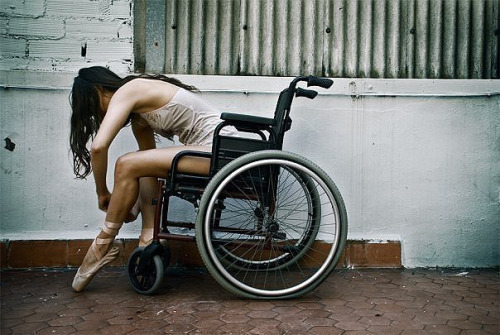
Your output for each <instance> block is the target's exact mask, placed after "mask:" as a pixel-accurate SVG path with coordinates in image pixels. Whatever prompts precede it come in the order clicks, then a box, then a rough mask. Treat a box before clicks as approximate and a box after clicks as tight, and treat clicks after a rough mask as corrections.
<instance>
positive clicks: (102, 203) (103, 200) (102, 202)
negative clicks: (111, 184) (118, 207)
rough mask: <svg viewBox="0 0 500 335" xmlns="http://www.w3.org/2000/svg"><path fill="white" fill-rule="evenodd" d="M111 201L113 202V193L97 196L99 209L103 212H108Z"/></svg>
mask: <svg viewBox="0 0 500 335" xmlns="http://www.w3.org/2000/svg"><path fill="white" fill-rule="evenodd" d="M110 200H111V193H109V192H105V193H103V194H99V195H98V196H97V201H98V205H99V209H100V210H101V211H103V212H107V211H108V206H109V201H110Z"/></svg>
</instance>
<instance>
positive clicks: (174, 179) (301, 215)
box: [127, 76, 347, 299]
mask: <svg viewBox="0 0 500 335" xmlns="http://www.w3.org/2000/svg"><path fill="white" fill-rule="evenodd" d="M300 82H306V83H307V87H308V88H301V87H299V85H298V84H299V83H300ZM332 84H333V81H331V80H330V79H326V78H319V77H314V76H300V77H296V78H294V79H293V80H292V82H291V83H290V85H289V87H287V88H286V89H284V90H283V91H282V92H281V93H280V95H279V98H278V102H277V105H276V110H275V113H274V117H273V118H265V117H257V116H251V115H242V114H234V113H222V114H221V119H222V121H221V123H220V124H219V125H218V127H217V128H216V130H215V133H214V140H213V147H212V152H197V151H190V150H186V151H183V152H181V153H179V154H178V155H177V156H176V157H175V158H174V160H173V162H172V169H171V171H170V173H169V175H168V176H167V177H166V178H165V179H159V181H158V195H157V197H156V199H154V200H153V205H155V206H156V215H155V226H154V234H153V242H152V243H151V244H150V245H148V246H147V247H145V248H137V249H136V250H134V251H133V252H132V254H131V256H130V259H129V262H128V269H127V270H128V275H129V281H130V283H131V285H132V286H133V287H134V289H135V290H136V291H137V292H139V293H141V294H146V295H151V294H154V293H156V292H157V291H158V289H159V288H160V287H161V285H162V282H163V278H164V273H165V268H166V267H167V266H168V264H169V258H170V254H169V249H168V241H169V240H172V241H173V240H180V241H195V242H196V245H197V247H198V249H199V252H200V255H201V258H202V260H203V262H204V264H205V266H206V268H207V270H208V271H209V273H210V274H211V275H212V276H213V277H214V278H215V280H216V281H217V282H218V283H219V284H220V285H222V286H223V287H224V288H225V289H227V290H229V291H230V292H232V293H234V294H236V295H238V296H241V297H245V298H251V299H285V298H295V297H299V296H301V295H304V294H306V293H309V292H311V291H312V290H314V289H315V288H316V287H317V286H318V285H319V284H320V283H321V282H323V281H324V280H325V279H326V278H327V277H328V275H329V274H330V273H331V271H332V270H333V269H334V267H335V265H336V264H337V263H338V261H339V259H340V257H341V253H342V250H343V248H344V246H345V243H346V237H347V214H346V209H345V205H344V202H343V200H342V197H341V194H340V192H339V190H338V189H337V187H336V186H335V184H334V182H333V181H332V180H331V179H330V177H329V176H328V175H327V174H326V173H325V172H324V171H323V170H322V169H321V168H319V167H318V166H317V165H316V164H314V163H313V162H311V161H310V160H308V159H306V158H304V157H302V156H300V155H297V154H295V153H291V152H285V151H283V150H282V146H283V138H284V134H285V133H286V132H287V131H288V130H289V129H290V128H291V124H292V119H291V117H290V110H291V105H292V101H293V99H294V98H295V97H306V98H309V99H314V98H315V97H316V96H317V94H318V93H317V91H314V90H313V89H310V88H309V87H310V86H313V87H314V86H316V87H322V88H330V87H331V85H332ZM224 127H234V128H236V130H237V136H227V135H226V136H224V135H221V134H220V130H221V129H222V128H224ZM188 155H190V156H197V157H206V158H209V159H210V160H211V161H210V173H209V175H206V176H202V175H194V174H187V173H182V172H180V171H179V170H178V168H177V165H178V162H179V161H180V159H182V157H185V156H188ZM172 197H178V198H181V199H183V200H187V201H189V202H190V203H192V204H193V205H194V207H195V210H196V211H197V215H196V220H195V222H194V223H191V222H175V221H171V220H169V219H168V214H169V201H170V199H171V198H172ZM179 228H183V229H184V230H186V228H187V229H188V230H190V231H194V233H192V234H181V233H178V232H176V231H175V230H182V229H179ZM160 240H164V241H165V240H166V241H167V246H165V243H161V242H160Z"/></svg>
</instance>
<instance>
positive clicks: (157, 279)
mask: <svg viewBox="0 0 500 335" xmlns="http://www.w3.org/2000/svg"><path fill="white" fill-rule="evenodd" d="M143 251H144V248H141V247H139V248H136V249H135V250H134V251H133V252H132V254H131V255H130V258H129V262H128V278H129V281H130V284H132V286H133V287H134V289H135V290H136V291H137V292H138V293H141V294H146V295H152V294H154V293H156V292H157V291H158V289H159V288H160V287H161V284H162V283H163V276H164V260H163V259H162V257H160V256H159V255H155V256H153V258H152V259H151V260H150V261H149V262H148V264H146V267H145V268H144V269H143V270H142V271H139V268H138V266H139V262H140V261H141V257H142V254H143Z"/></svg>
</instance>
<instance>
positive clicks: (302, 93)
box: [295, 87, 318, 99]
mask: <svg viewBox="0 0 500 335" xmlns="http://www.w3.org/2000/svg"><path fill="white" fill-rule="evenodd" d="M317 95H318V92H316V91H313V90H305V89H303V88H300V87H298V88H297V89H296V90H295V96H296V97H306V98H309V99H314V98H316V96H317Z"/></svg>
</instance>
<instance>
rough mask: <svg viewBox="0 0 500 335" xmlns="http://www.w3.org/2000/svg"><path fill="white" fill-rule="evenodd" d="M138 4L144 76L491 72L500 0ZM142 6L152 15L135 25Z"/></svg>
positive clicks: (174, 0)
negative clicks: (154, 74) (163, 74)
mask: <svg viewBox="0 0 500 335" xmlns="http://www.w3.org/2000/svg"><path fill="white" fill-rule="evenodd" d="M135 6H136V10H135V12H136V25H138V26H140V25H141V24H142V25H144V26H145V27H146V28H145V33H144V35H145V37H143V38H141V36H142V35H141V34H140V33H137V34H136V44H141V43H144V44H145V45H146V46H145V48H144V47H142V46H140V45H139V46H138V45H136V60H138V62H137V63H138V64H139V67H141V64H142V65H144V67H145V70H146V71H148V72H166V73H178V74H221V75H263V76H294V75H299V74H316V75H322V76H332V77H362V78H363V77H371V78H463V79H467V78H498V55H499V51H498V50H499V0H167V1H163V0H148V1H145V0H144V1H136V3H135ZM144 10H146V12H147V13H149V15H146V16H145V17H144V16H143V19H142V20H145V21H146V22H141V13H140V12H141V11H144ZM148 21H149V24H148ZM151 22H153V24H151ZM137 31H139V32H141V30H140V29H137V28H136V32H137ZM138 50H139V51H140V50H144V52H143V55H141V54H140V53H139V52H138Z"/></svg>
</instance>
